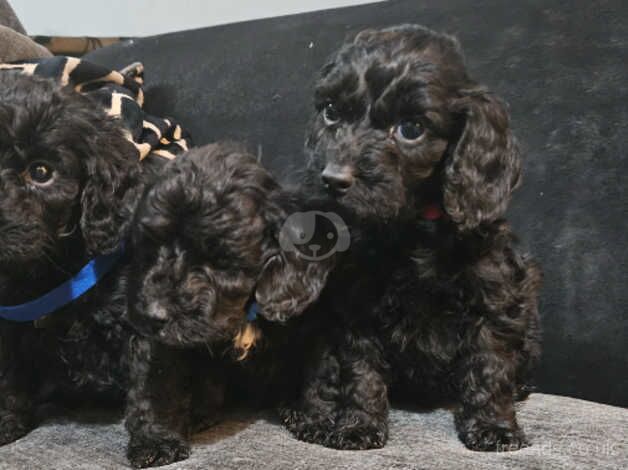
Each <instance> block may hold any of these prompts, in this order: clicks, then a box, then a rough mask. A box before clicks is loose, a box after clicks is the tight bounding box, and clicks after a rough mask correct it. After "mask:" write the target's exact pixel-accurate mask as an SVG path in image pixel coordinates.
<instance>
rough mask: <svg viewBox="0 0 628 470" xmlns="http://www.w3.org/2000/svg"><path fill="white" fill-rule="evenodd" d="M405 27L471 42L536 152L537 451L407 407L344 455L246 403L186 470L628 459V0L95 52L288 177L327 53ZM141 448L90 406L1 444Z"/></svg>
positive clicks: (18, 450)
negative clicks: (375, 441)
mask: <svg viewBox="0 0 628 470" xmlns="http://www.w3.org/2000/svg"><path fill="white" fill-rule="evenodd" d="M2 3H3V0H0V5H1V4H2ZM400 22H418V23H422V24H425V25H427V26H429V27H432V28H434V29H438V30H442V31H447V32H450V33H454V34H456V35H457V36H458V37H459V38H460V39H461V41H462V44H463V46H464V48H465V50H466V52H467V57H468V64H469V68H470V69H471V72H472V73H473V75H474V76H475V77H477V78H478V79H480V80H481V81H483V82H484V83H486V84H487V85H488V86H489V87H490V88H492V89H493V90H494V91H495V92H496V93H498V94H499V95H501V96H502V97H504V98H505V99H506V101H508V102H509V103H510V107H511V113H512V116H513V123H514V127H515V131H516V133H517V135H518V137H519V139H520V140H521V142H522V144H523V148H524V151H525V161H526V163H525V178H524V184H523V187H522V188H521V189H520V190H519V191H518V193H517V195H516V197H515V200H514V202H513V205H512V208H511V211H510V218H511V220H512V221H513V224H514V225H515V227H516V229H517V231H518V232H519V234H520V235H521V239H522V244H523V246H525V247H526V248H527V249H529V250H530V251H531V252H533V253H534V254H535V255H536V256H537V257H538V258H539V259H540V261H541V263H542V264H543V267H544V271H545V286H544V290H543V297H542V302H541V312H542V317H543V327H544V350H545V352H544V358H543V363H542V365H541V368H540V370H539V374H538V377H537V384H538V388H539V391H540V392H542V393H535V394H533V395H532V396H531V397H530V399H529V400H528V401H527V402H524V403H522V404H521V405H520V410H519V416H520V420H521V423H522V425H523V426H524V428H525V429H526V431H527V433H528V434H529V437H530V438H531V440H532V442H533V446H532V447H530V448H528V449H524V450H521V451H518V452H515V453H507V454H483V453H474V452H471V451H468V450H466V449H465V448H464V446H463V445H462V444H461V443H460V442H459V441H458V439H457V437H456V435H455V432H454V428H453V420H452V416H451V413H450V411H448V410H421V411H417V410H396V411H394V412H393V414H392V416H391V440H390V443H389V444H388V446H387V447H386V448H384V449H382V450H374V451H367V452H339V451H334V450H329V449H325V448H321V447H318V446H313V445H307V444H304V443H301V442H298V441H296V440H294V439H293V438H292V437H291V436H290V435H288V434H287V433H286V432H285V431H284V430H283V429H282V428H281V426H279V424H278V423H277V422H276V421H275V420H274V419H273V415H272V413H271V412H269V413H267V414H261V415H251V414H245V413H242V414H241V415H238V416H233V417H232V418H231V419H229V420H227V421H226V422H224V423H223V424H220V425H219V426H217V427H215V428H214V429H212V430H210V431H208V432H206V433H204V434H201V435H199V436H197V437H196V438H195V446H194V449H193V455H192V458H191V459H190V460H188V461H186V462H183V463H179V464H175V465H173V466H172V468H182V469H186V468H190V469H191V468H199V469H200V468H203V469H205V468H217V469H222V468H226V469H228V468H233V469H236V468H237V469H263V468H272V469H293V468H294V469H310V468H325V467H327V468H330V469H331V468H343V469H356V470H358V469H359V470H361V469H371V468H372V469H379V468H391V469H423V468H426V469H427V468H430V469H432V468H435V469H441V468H442V469H451V468H530V469H537V468H539V469H540V468H543V469H544V468H622V469H623V468H628V410H626V409H625V408H624V407H625V406H628V314H627V313H626V312H627V310H628V289H626V281H627V280H628V236H626V233H625V232H626V228H628V224H627V220H628V194H627V188H628V184H627V183H628V182H627V181H626V175H627V173H628V155H627V153H628V146H627V145H626V142H627V140H626V135H628V86H627V85H626V83H628V82H627V81H626V77H628V62H627V61H626V57H628V4H626V2H622V1H621V0H615V1H612V0H596V1H586V2H585V1H580V0H574V1H570V2H566V1H560V0H544V1H541V0H538V1H537V0H526V1H521V2H504V1H498V0H478V1H471V0H444V1H440V2H437V1H417V0H415V1H409V0H404V1H391V2H386V3H383V4H375V5H366V6H362V7H355V8H346V9H340V10H334V11H325V12H317V13H311V14H305V15H297V16H290V17H283V18H276V19H270V20H263V21H256V22H249V23H241V24H236V25H228V26H221V27H215V28H208V29H202V30H196V31H187V32H182V33H175V34H171V35H164V36H158V37H153V38H145V39H140V40H132V41H129V42H126V43H123V44H120V45H117V46H114V47H109V48H105V49H101V50H98V51H95V52H93V53H91V54H90V56H89V58H90V59H91V60H93V61H96V62H100V63H103V64H105V65H110V66H117V67H121V66H123V65H126V64H127V63H130V62H133V61H136V60H140V61H142V62H144V63H145V65H146V69H147V85H148V91H147V96H146V101H147V107H148V108H149V111H151V112H153V113H155V114H160V115H172V116H173V117H175V118H177V119H179V120H180V121H182V122H183V123H184V125H185V126H186V127H188V128H189V129H190V130H191V131H192V133H193V136H194V138H195V140H196V143H198V144H202V143H205V142H209V141H212V140H216V139H221V138H232V139H237V140H241V141H245V142H247V143H248V144H249V146H250V147H251V149H252V150H253V151H255V152H259V153H261V156H262V160H263V162H264V163H265V164H266V165H268V166H269V167H270V168H271V169H272V170H273V171H274V172H275V173H276V174H277V175H279V176H280V177H285V176H286V175H289V174H290V169H291V168H294V167H298V166H299V165H301V164H302V159H301V158H302V154H301V146H302V140H303V130H304V128H305V125H306V120H307V118H308V117H309V114H310V109H311V88H312V82H313V78H314V76H315V73H316V70H317V69H318V68H319V67H320V66H321V65H322V64H323V62H324V60H325V57H326V56H327V55H328V54H329V53H330V52H331V51H332V50H333V48H334V47H336V45H337V44H338V43H339V42H340V41H342V39H343V38H344V37H345V36H347V35H349V34H352V33H354V32H356V31H358V30H360V29H362V28H364V27H368V26H381V25H390V24H395V23H400ZM0 49H1V45H0ZM0 392H1V391H0ZM558 395H567V396H569V397H578V398H581V399H586V400H590V401H584V400H581V399H576V398H566V397H562V396H558ZM593 401H595V402H598V403H594V402H593ZM600 402H601V403H600ZM602 403H605V404H602ZM609 405H615V406H609ZM125 441H126V434H125V432H124V430H123V428H122V426H121V424H120V417H119V416H110V415H102V414H98V413H95V412H93V411H84V412H81V413H78V414H77V415H76V416H74V417H73V418H72V419H64V420H63V421H55V420H52V421H50V422H49V424H48V425H46V426H45V427H43V428H40V429H38V430H36V431H34V432H33V433H31V434H30V435H28V436H26V437H25V438H23V439H21V440H20V441H18V442H16V443H14V444H12V445H9V446H5V447H3V448H0V468H11V469H12V468H24V469H30V468H55V469H66V468H67V469H70V468H119V467H123V466H124V465H125V464H126V461H125V458H124V445H125Z"/></svg>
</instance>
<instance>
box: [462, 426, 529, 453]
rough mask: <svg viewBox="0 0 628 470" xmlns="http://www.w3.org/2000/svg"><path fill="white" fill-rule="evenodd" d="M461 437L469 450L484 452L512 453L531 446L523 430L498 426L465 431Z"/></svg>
mask: <svg viewBox="0 0 628 470" xmlns="http://www.w3.org/2000/svg"><path fill="white" fill-rule="evenodd" d="M459 436H460V439H461V440H462V442H463V443H464V445H465V446H467V448H468V449H471V450H478V451H483V452H511V451H514V450H519V449H523V448H524V447H528V446H529V445H530V443H529V442H528V440H527V439H526V437H525V434H524V433H523V431H522V430H521V429H519V428H515V429H509V428H504V427H500V426H497V425H487V426H484V427H477V428H474V429H470V430H467V431H463V432H460V434H459Z"/></svg>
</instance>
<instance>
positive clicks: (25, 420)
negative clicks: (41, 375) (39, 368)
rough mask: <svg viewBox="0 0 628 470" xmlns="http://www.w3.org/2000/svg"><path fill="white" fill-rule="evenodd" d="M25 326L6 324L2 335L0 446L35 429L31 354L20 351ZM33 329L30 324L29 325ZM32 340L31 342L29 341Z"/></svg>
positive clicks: (0, 344)
mask: <svg viewBox="0 0 628 470" xmlns="http://www.w3.org/2000/svg"><path fill="white" fill-rule="evenodd" d="M22 327H23V326H22V325H15V327H14V325H3V326H2V328H3V331H2V334H1V335H0V445H5V444H9V443H10V442H13V441H15V440H17V439H19V438H20V437H22V436H24V435H26V434H28V433H29V432H30V431H31V430H32V429H34V428H35V426H36V423H35V419H34V416H33V404H32V399H31V396H32V395H31V393H32V387H36V385H35V384H34V383H33V381H34V377H33V374H32V364H31V363H30V356H28V355H26V356H23V355H22V354H21V353H20V349H19V345H20V344H22V343H23V341H22V340H23V339H24V335H23V334H22V332H20V331H18V330H19V328H22ZM29 328H30V326H29ZM26 343H28V341H27V342H26Z"/></svg>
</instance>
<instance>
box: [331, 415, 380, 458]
mask: <svg viewBox="0 0 628 470" xmlns="http://www.w3.org/2000/svg"><path fill="white" fill-rule="evenodd" d="M387 440H388V422H387V421H386V419H385V418H384V419H378V418H376V417H374V416H371V415H368V414H366V413H364V412H362V411H357V410H347V411H345V412H344V413H343V414H341V415H340V417H339V418H338V420H337V422H336V424H335V426H334V429H333V430H332V432H331V433H330V434H329V435H328V436H327V442H326V444H325V445H326V446H327V447H332V448H334V449H341V450H366V449H381V448H382V447H384V445H385V444H386V441H387Z"/></svg>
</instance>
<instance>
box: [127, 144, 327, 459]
mask: <svg viewBox="0 0 628 470" xmlns="http://www.w3.org/2000/svg"><path fill="white" fill-rule="evenodd" d="M297 208H300V206H299V205H298V201H296V200H295V199H294V198H293V197H291V196H289V195H287V194H284V193H283V192H282V191H280V189H279V187H278V185H277V184H276V183H275V181H274V180H273V179H272V177H271V176H270V174H269V173H268V172H266V171H265V170H264V169H263V168H262V167H261V166H260V165H258V163H257V162H256V161H255V159H254V158H253V157H252V156H250V155H248V154H246V153H244V152H243V151H241V150H240V149H239V148H238V147H237V146H236V145H234V144H215V145H210V146H206V147H202V148H199V149H195V150H192V151H190V152H188V153H187V154H184V155H182V156H181V157H179V158H178V159H177V160H176V161H174V162H172V163H170V164H169V165H168V166H167V167H166V168H165V170H164V173H163V174H162V178H161V179H160V180H159V181H158V182H156V183H155V184H154V185H152V186H149V187H148V188H147V189H146V191H145V194H144V196H143V198H142V200H141V202H140V204H139V207H138V210H137V214H136V221H135V222H136V223H134V224H133V237H132V239H133V246H134V259H133V267H132V276H131V280H132V281H131V285H130V317H131V319H132V321H133V322H134V324H135V325H136V327H137V329H138V330H139V331H141V332H142V333H143V335H142V336H141V337H138V338H136V339H134V340H133V343H132V347H131V355H132V360H131V390H130V393H129V401H128V409H127V420H126V426H127V429H128V430H129V433H130V436H131V440H130V443H129V447H128V457H129V459H130V461H131V463H132V464H133V465H134V466H136V467H146V466H155V465H164V464H167V463H170V462H174V461H177V460H181V459H184V458H187V456H188V455H189V452H190V448H189V443H188V436H189V435H190V433H191V432H193V431H195V430H198V429H199V428H202V427H204V426H206V425H208V424H211V423H213V422H215V421H216V419H217V416H218V413H219V412H220V410H221V409H222V408H223V406H224V402H225V400H226V399H227V398H232V397H233V396H234V395H235V394H236V393H237V392H236V390H237V389H238V388H243V389H245V392H244V393H245V394H246V393H251V391H247V390H246V388H247V386H246V385H244V384H245V383H247V381H249V382H250V383H254V385H253V386H252V387H251V390H252V391H253V392H252V393H253V394H254V395H255V396H257V397H260V398H261V399H263V397H267V396H269V397H270V396H273V397H275V396H276V395H277V394H279V395H281V394H283V393H285V392H286V390H288V389H289V388H290V386H291V385H290V384H289V383H287V384H286V385H280V384H283V382H284V381H285V380H286V379H288V378H290V377H291V376H292V375H293V374H292V373H288V372H286V371H287V370H288V367H292V368H293V369H296V370H298V367H296V364H298V363H299V361H298V360H297V356H298V353H297V352H294V349H295V348H294V346H290V347H287V346H284V343H289V342H296V343H299V342H302V341H301V340H300V339H299V337H298V335H296V334H294V335H293V334H289V333H288V332H289V331H294V330H289V329H288V328H287V327H286V328H284V327H283V326H281V325H279V324H277V323H273V321H285V320H287V319H288V318H290V317H293V316H297V315H299V314H300V313H302V312H303V310H305V308H306V307H307V306H308V305H309V304H310V303H312V302H313V301H314V300H315V299H316V298H317V297H318V295H319V293H320V291H321V290H322V288H323V286H324V285H325V281H326V277H327V274H328V272H329V269H330V266H331V263H332V262H331V261H326V262H309V261H306V260H305V259H303V258H302V257H301V256H300V255H299V252H292V251H290V252H288V251H282V250H281V247H280V243H279V235H280V233H281V231H282V229H283V227H284V221H285V220H286V218H287V217H288V215H289V214H291V213H292V212H294V211H295V210H297ZM253 299H254V300H255V301H256V302H257V303H258V304H259V307H260V310H261V312H262V314H263V316H264V317H265V318H266V319H264V318H260V319H258V320H257V321H255V322H253V323H249V322H247V319H246V307H247V305H248V304H249V302H251V301H252V300H253ZM268 320H271V321H268ZM260 351H263V352H260ZM278 351H285V353H279V352H278ZM244 356H247V357H246V359H244ZM251 356H253V357H251ZM293 364H294V366H293ZM229 383H233V384H235V385H234V386H233V387H232V386H228V384H229ZM225 387H228V388H227V389H228V390H229V392H228V394H229V396H228V397H225V394H226V392H225ZM271 388H272V389H273V391H270V389H271ZM275 390H277V391H275Z"/></svg>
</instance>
